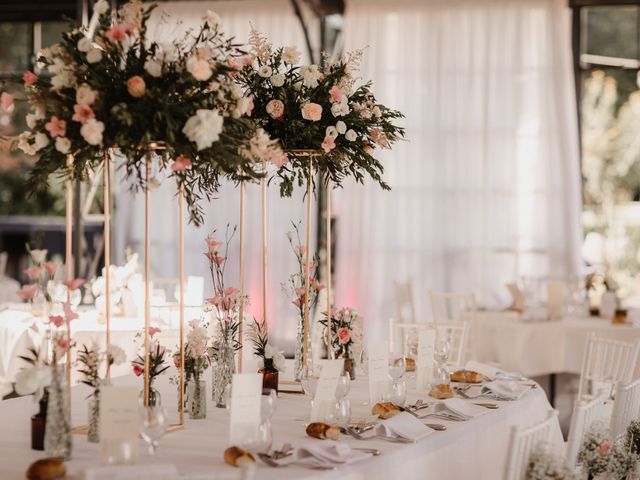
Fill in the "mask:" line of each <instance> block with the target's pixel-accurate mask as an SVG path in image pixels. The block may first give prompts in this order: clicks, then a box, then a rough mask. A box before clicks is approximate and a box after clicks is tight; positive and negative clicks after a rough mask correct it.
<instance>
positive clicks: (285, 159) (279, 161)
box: [271, 152, 289, 168]
mask: <svg viewBox="0 0 640 480" xmlns="http://www.w3.org/2000/svg"><path fill="white" fill-rule="evenodd" d="M271 163H273V164H274V165H275V166H276V167H278V168H282V167H284V166H285V165H286V164H287V163H289V155H287V154H286V153H285V152H282V154H280V155H275V156H274V157H272V158H271Z"/></svg>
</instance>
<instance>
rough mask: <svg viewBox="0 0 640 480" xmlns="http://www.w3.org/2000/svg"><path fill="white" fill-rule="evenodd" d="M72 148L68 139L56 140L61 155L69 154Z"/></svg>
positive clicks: (59, 138)
mask: <svg viewBox="0 0 640 480" xmlns="http://www.w3.org/2000/svg"><path fill="white" fill-rule="evenodd" d="M70 148H71V141H70V140H69V139H68V138H67V137H58V138H56V150H58V151H59V152H60V153H64V154H67V153H69V149H70Z"/></svg>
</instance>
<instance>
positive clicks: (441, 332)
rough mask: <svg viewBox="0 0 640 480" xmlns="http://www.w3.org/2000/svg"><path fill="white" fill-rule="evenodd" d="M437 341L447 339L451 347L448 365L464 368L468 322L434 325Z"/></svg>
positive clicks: (467, 341)
mask: <svg viewBox="0 0 640 480" xmlns="http://www.w3.org/2000/svg"><path fill="white" fill-rule="evenodd" d="M435 326H436V332H437V333H436V335H437V337H436V338H437V339H438V340H439V339H443V338H448V339H449V344H450V345H451V353H450V355H449V364H450V365H453V366H455V367H458V368H460V367H462V366H464V364H465V362H466V360H468V358H467V356H468V355H467V346H468V343H469V322H455V323H454V322H451V323H444V324H443V323H436V325H435Z"/></svg>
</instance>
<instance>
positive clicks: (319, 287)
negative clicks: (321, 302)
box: [311, 278, 325, 291]
mask: <svg viewBox="0 0 640 480" xmlns="http://www.w3.org/2000/svg"><path fill="white" fill-rule="evenodd" d="M311 286H312V287H313V288H314V289H315V290H317V291H320V290H322V289H323V288H325V287H324V285H323V284H321V283H320V282H319V281H318V280H317V279H315V278H312V279H311Z"/></svg>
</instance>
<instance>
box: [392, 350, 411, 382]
mask: <svg viewBox="0 0 640 480" xmlns="http://www.w3.org/2000/svg"><path fill="white" fill-rule="evenodd" d="M406 370H407V362H406V360H405V358H404V354H403V353H402V352H391V353H390V354H389V376H390V377H391V379H392V380H393V381H394V382H395V381H397V380H400V378H401V377H402V375H404V372H405V371H406Z"/></svg>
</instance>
